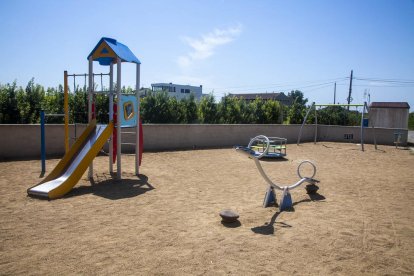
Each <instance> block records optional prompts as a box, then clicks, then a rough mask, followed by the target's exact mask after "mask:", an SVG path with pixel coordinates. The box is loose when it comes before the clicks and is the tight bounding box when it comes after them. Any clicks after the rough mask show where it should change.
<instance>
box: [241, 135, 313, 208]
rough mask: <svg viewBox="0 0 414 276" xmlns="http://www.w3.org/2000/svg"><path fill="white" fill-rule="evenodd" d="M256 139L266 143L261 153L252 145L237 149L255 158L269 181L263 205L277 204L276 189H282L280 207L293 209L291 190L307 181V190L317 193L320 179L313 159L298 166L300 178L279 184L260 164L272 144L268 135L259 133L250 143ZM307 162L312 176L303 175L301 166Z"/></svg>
mask: <svg viewBox="0 0 414 276" xmlns="http://www.w3.org/2000/svg"><path fill="white" fill-rule="evenodd" d="M255 141H264V143H265V144H266V149H265V150H264V151H263V152H261V153H260V154H258V153H257V152H256V151H255V150H253V149H251V148H250V147H243V146H235V149H236V151H237V152H239V153H241V154H243V155H244V156H247V157H249V158H250V159H253V160H254V163H255V164H256V167H257V169H258V170H259V172H260V174H261V175H262V177H263V178H264V180H265V181H266V182H267V184H269V188H268V189H267V191H266V194H265V198H264V200H263V207H268V206H270V205H272V204H276V194H275V191H274V190H275V189H277V190H281V191H282V197H281V200H280V204H279V209H280V211H283V210H288V209H291V208H292V207H293V204H292V197H291V195H290V192H289V191H290V190H293V189H295V188H297V187H299V186H300V185H301V184H302V183H304V182H306V183H308V184H307V185H306V187H305V188H306V191H307V193H308V194H313V193H316V192H317V191H318V189H319V187H318V186H317V185H316V183H318V182H319V181H318V180H316V179H314V176H315V174H316V166H315V164H313V163H312V162H311V161H309V160H305V161H302V162H301V163H300V164H299V166H298V168H297V174H298V176H299V178H300V180H299V181H298V182H296V183H294V184H292V185H285V186H282V185H278V184H276V183H274V182H273V181H272V180H270V178H269V177H268V176H267V174H266V173H265V171H264V170H263V167H262V165H261V164H260V161H259V159H260V158H262V157H263V156H264V155H265V154H266V152H268V149H269V146H270V140H269V138H268V137H266V136H264V135H259V136H256V137H254V138H253V139H252V140H251V141H250V143H249V145H252V144H253V143H254V142H255ZM305 164H309V165H311V167H312V170H313V172H312V175H311V176H302V175H301V172H300V170H301V168H302V166H303V165H305Z"/></svg>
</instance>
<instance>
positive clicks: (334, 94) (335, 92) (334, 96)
mask: <svg viewBox="0 0 414 276" xmlns="http://www.w3.org/2000/svg"><path fill="white" fill-rule="evenodd" d="M335 103H336V82H335V86H334V102H333V104H335Z"/></svg>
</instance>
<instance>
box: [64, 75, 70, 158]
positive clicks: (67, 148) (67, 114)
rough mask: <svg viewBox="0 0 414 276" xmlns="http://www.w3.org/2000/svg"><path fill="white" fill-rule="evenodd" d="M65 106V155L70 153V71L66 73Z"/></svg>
mask: <svg viewBox="0 0 414 276" xmlns="http://www.w3.org/2000/svg"><path fill="white" fill-rule="evenodd" d="M63 78H64V81H63V83H64V88H63V93H64V94H63V106H64V110H65V153H68V151H69V99H68V71H64V73H63Z"/></svg>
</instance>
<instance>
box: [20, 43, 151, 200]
mask: <svg viewBox="0 0 414 276" xmlns="http://www.w3.org/2000/svg"><path fill="white" fill-rule="evenodd" d="M88 61H89V73H88V74H73V75H69V74H67V72H66V71H65V73H64V93H65V94H64V105H65V114H64V117H65V155H64V157H63V158H62V160H61V161H60V162H59V163H58V164H57V166H56V167H55V168H54V170H53V171H52V172H51V173H50V174H49V175H48V176H47V177H46V178H45V179H43V181H41V182H40V183H39V184H37V185H35V186H33V187H31V188H29V189H28V190H27V193H28V194H29V195H34V196H39V197H46V198H49V199H54V198H58V197H62V196H63V195H65V194H66V193H67V192H69V191H70V190H71V189H72V188H73V186H75V185H76V183H77V182H78V181H79V180H80V178H81V177H82V175H83V173H84V172H85V171H86V169H87V167H89V171H88V178H89V179H92V178H93V159H94V158H95V157H96V155H97V154H98V153H99V151H100V150H101V148H102V147H103V146H104V144H105V143H106V142H107V141H108V140H109V141H110V143H109V171H110V173H111V174H113V163H114V162H115V161H116V162H117V169H116V178H117V179H121V177H122V166H121V165H122V163H121V146H122V144H127V143H121V142H122V135H123V134H135V135H136V143H128V144H133V145H134V146H135V174H136V175H138V174H139V166H140V163H141V158H142V145H143V139H142V138H143V134H142V125H141V122H140V116H139V102H140V100H139V85H140V64H141V62H140V61H139V60H138V58H137V57H136V56H135V55H134V54H133V53H132V52H131V51H130V50H129V48H128V47H127V46H126V45H124V44H122V43H119V42H117V41H116V40H115V39H112V38H105V37H104V38H102V39H101V40H100V41H99V42H98V44H97V45H96V46H95V48H94V49H93V50H92V52H91V53H90V54H89V56H88ZM93 61H98V62H99V64H100V65H103V66H109V73H108V74H105V75H109V91H94V76H95V75H101V87H103V85H102V75H104V74H94V73H93ZM122 62H131V63H135V64H136V91H135V94H133V95H132V94H129V95H123V94H122V93H121V87H122V82H121V64H122ZM114 64H116V65H117V73H116V77H117V82H116V83H117V89H116V93H114V92H115V91H114V81H113V80H114V78H113V75H114V70H113V67H114ZM68 76H73V77H74V78H76V76H83V77H85V78H86V77H88V81H89V85H88V122H89V124H88V126H87V128H86V130H85V131H84V132H83V133H82V134H81V136H80V137H79V138H78V139H77V140H76V141H75V143H74V144H73V145H72V147H71V148H70V149H69V131H68V123H69V109H68ZM74 85H75V84H74ZM95 93H106V94H108V96H109V124H108V125H97V122H96V116H95V114H96V110H95V103H94V94H95ZM115 97H116V104H115V105H114V98H115ZM117 110H118V111H120V112H117ZM43 126H44V124H43ZM122 127H134V128H135V132H122V131H121V129H122ZM41 132H42V142H41V144H42V146H41V147H42V169H43V162H44V161H43V158H44V148H45V145H44V144H45V142H44V140H45V139H44V128H43V130H42V131H41Z"/></svg>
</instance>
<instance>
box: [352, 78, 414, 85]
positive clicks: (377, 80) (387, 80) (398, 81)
mask: <svg viewBox="0 0 414 276" xmlns="http://www.w3.org/2000/svg"><path fill="white" fill-rule="evenodd" d="M354 79H355V80H360V81H371V82H390V83H401V84H414V80H407V79H405V80H404V79H380V78H358V77H355V78H354Z"/></svg>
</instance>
